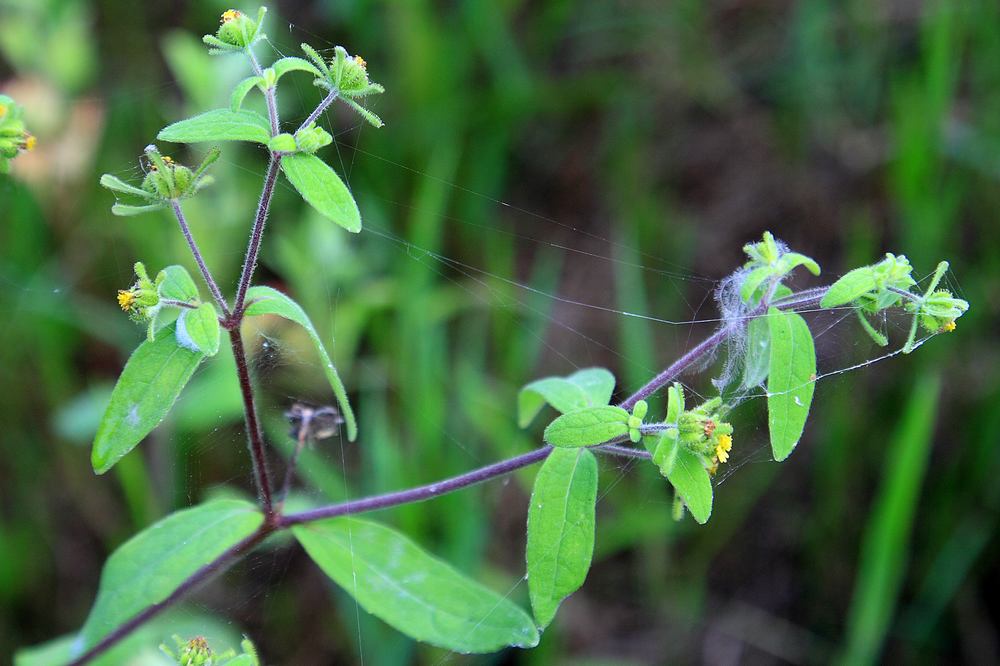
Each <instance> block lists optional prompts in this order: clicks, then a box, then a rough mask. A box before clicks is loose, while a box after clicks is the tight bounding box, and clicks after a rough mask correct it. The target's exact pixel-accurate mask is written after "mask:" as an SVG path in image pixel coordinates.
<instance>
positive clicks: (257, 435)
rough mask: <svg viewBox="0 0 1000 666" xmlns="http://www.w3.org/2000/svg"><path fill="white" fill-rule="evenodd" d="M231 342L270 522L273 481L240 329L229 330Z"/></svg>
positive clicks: (252, 455)
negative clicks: (268, 471) (268, 468)
mask: <svg viewBox="0 0 1000 666" xmlns="http://www.w3.org/2000/svg"><path fill="white" fill-rule="evenodd" d="M229 342H230V343H231V344H232V347H233V357H234V358H235V359H236V374H237V375H239V379H240V393H241V394H242V395H243V417H244V422H245V423H246V429H247V448H248V449H250V459H251V460H252V461H253V471H254V478H255V479H256V481H257V492H258V493H259V494H260V500H261V505H262V507H263V509H264V514H265V515H266V516H267V518H268V520H269V522H270V520H271V519H273V517H274V509H273V505H272V500H271V480H270V478H269V476H268V473H267V457H266V456H265V455H264V435H263V433H262V431H261V428H260V420H259V419H258V418H257V406H256V404H254V397H253V385H252V384H251V382H250V368H249V366H248V365H247V356H246V350H245V349H244V347H243V336H242V335H241V334H240V327H239V325H237V326H236V327H235V328H231V329H230V330H229Z"/></svg>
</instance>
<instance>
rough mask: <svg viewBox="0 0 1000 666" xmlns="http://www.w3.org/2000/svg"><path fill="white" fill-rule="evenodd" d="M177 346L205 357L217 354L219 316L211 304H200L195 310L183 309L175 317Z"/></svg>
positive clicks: (219, 332)
mask: <svg viewBox="0 0 1000 666" xmlns="http://www.w3.org/2000/svg"><path fill="white" fill-rule="evenodd" d="M174 333H175V335H176V337H177V344H179V345H180V346H181V347H184V348H185V349H190V350H191V351H194V352H200V353H202V354H204V355H205V356H215V355H216V354H217V353H219V337H220V335H221V331H220V327H219V315H218V314H217V313H216V312H215V307H214V306H213V305H212V304H211V303H202V304H201V305H199V306H198V307H197V308H193V309H192V308H185V309H183V310H181V313H180V316H178V317H177V327H176V329H175V331H174Z"/></svg>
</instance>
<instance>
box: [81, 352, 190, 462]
mask: <svg viewBox="0 0 1000 666" xmlns="http://www.w3.org/2000/svg"><path fill="white" fill-rule="evenodd" d="M203 358H205V355H204V354H201V353H198V352H194V351H191V350H190V349H185V348H184V347H181V346H180V345H178V344H177V340H176V338H175V337H174V335H159V336H157V338H156V339H155V340H152V341H150V340H146V341H145V342H143V343H142V344H141V345H139V347H138V348H137V349H136V350H135V351H134V352H133V353H132V356H131V358H129V360H128V363H126V364H125V369H124V370H122V374H121V376H120V377H118V383H117V384H115V388H114V391H112V392H111V402H110V403H108V407H107V409H106V410H105V412H104V416H103V417H102V418H101V424H100V426H99V427H98V429H97V436H96V437H95V438H94V445H93V449H92V451H91V456H90V460H91V464H92V465H93V466H94V471H95V472H96V473H98V474H104V473H105V472H107V471H108V470H109V469H111V468H112V467H113V466H114V464H115V463H116V462H118V460H119V459H121V457H122V456H124V455H125V454H126V453H128V452H129V451H131V450H132V449H133V448H135V445H136V444H138V443H139V442H141V441H142V440H143V438H144V437H145V436H146V435H148V434H149V433H150V431H152V430H153V428H155V427H156V426H157V425H159V423H160V421H162V420H163V417H165V416H166V415H167V412H169V411H170V408H171V407H172V406H173V404H174V401H175V400H177V396H178V395H179V394H180V392H181V389H183V388H184V385H185V384H187V382H188V380H189V379H191V375H192V374H194V371H195V368H197V367H198V364H199V363H201V360H202V359H203Z"/></svg>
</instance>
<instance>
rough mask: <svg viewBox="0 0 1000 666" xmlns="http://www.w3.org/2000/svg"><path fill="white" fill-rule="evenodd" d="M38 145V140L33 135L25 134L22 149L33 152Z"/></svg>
mask: <svg viewBox="0 0 1000 666" xmlns="http://www.w3.org/2000/svg"><path fill="white" fill-rule="evenodd" d="M37 145H38V139H36V138H35V135H34V134H25V136H24V149H25V150H34V149H35V146H37Z"/></svg>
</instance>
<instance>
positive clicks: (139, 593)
mask: <svg viewBox="0 0 1000 666" xmlns="http://www.w3.org/2000/svg"><path fill="white" fill-rule="evenodd" d="M263 521H264V516H263V515H262V514H261V513H260V512H259V511H258V510H257V508H256V507H255V506H254V505H253V504H250V503H249V502H244V501H238V500H218V501H214V502H209V503H207V504H202V505H200V506H195V507H192V508H189V509H184V510H182V511H178V512H177V513H173V514H171V515H169V516H167V517H166V518H164V519H163V520H161V521H159V522H157V523H155V524H153V525H151V526H149V527H147V528H146V529H145V530H143V531H142V532H139V533H138V534H136V535H135V536H133V537H132V538H131V539H129V540H128V541H126V542H125V543H124V544H122V545H121V546H120V547H119V548H118V549H117V550H115V552H114V553H112V554H111V557H109V558H108V561H107V562H106V563H105V564H104V569H103V571H102V572H101V583H100V586H99V587H98V590H97V599H96V600H95V601H94V607H93V608H92V609H91V611H90V615H89V616H88V617H87V621H86V623H85V624H84V625H83V629H82V630H81V631H80V645H79V650H80V653H82V652H84V651H86V650H88V649H89V648H91V647H93V646H94V645H96V644H97V643H99V642H100V640H101V639H102V638H104V637H105V636H107V635H108V634H109V633H110V632H112V631H113V630H114V629H116V628H117V627H119V626H120V625H121V624H122V623H124V622H126V621H127V620H129V619H131V618H132V617H134V616H135V615H136V614H137V613H139V612H140V611H142V610H143V609H145V608H147V607H148V606H152V605H154V604H157V603H160V602H162V601H163V600H164V599H166V598H167V597H168V596H170V594H171V593H173V592H174V591H175V590H176V589H177V588H178V587H179V586H180V584H181V583H183V582H184V581H185V580H186V579H187V578H189V577H190V576H191V575H192V574H194V573H195V572H196V571H197V570H198V569H200V568H201V567H203V566H205V565H206V564H209V563H210V562H212V561H213V560H215V559H216V558H217V557H219V556H220V555H222V553H224V552H225V551H227V550H229V549H230V548H232V547H233V546H235V545H236V544H238V543H239V542H241V541H243V540H244V539H246V538H247V537H249V536H250V535H251V534H253V533H254V532H255V531H257V529H258V528H259V527H260V525H261V523H263Z"/></svg>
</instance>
